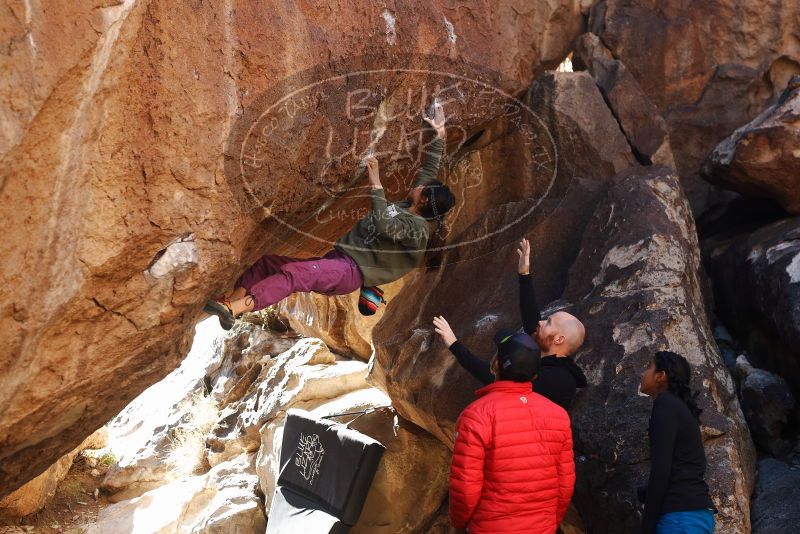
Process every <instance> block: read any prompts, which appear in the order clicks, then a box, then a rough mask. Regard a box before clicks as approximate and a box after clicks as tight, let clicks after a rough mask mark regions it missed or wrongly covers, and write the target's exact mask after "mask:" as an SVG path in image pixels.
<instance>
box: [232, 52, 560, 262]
mask: <svg viewBox="0 0 800 534" xmlns="http://www.w3.org/2000/svg"><path fill="white" fill-rule="evenodd" d="M253 91H254V92H255V93H256V95H257V96H255V97H252V96H251V97H249V98H248V97H243V98H242V103H243V107H242V110H241V113H240V115H238V116H237V117H236V118H235V121H234V123H233V126H232V129H231V132H230V135H229V137H228V140H227V142H226V146H225V180H226V182H227V184H228V186H229V187H230V189H231V192H232V193H233V195H234V197H235V198H236V200H237V201H238V202H239V204H240V206H241V208H242V209H243V211H244V212H245V213H247V214H248V215H249V216H250V217H252V218H253V219H254V220H255V221H256V222H258V223H259V224H263V226H264V228H265V230H267V231H268V232H270V233H271V234H272V235H273V236H275V237H278V238H280V239H282V240H283V241H286V242H287V243H291V244H293V245H294V246H296V247H298V248H300V247H302V246H304V245H306V246H308V245H311V246H313V245H314V244H313V243H311V242H312V241H318V242H323V243H324V244H326V245H328V246H332V245H333V244H334V243H335V241H336V240H337V239H338V238H339V237H340V236H341V235H343V234H344V233H345V232H346V231H348V230H349V229H350V228H352V227H353V225H354V224H355V223H356V222H358V221H359V220H360V219H362V218H364V217H366V216H367V215H368V214H370V213H371V204H370V189H371V188H370V185H369V182H368V179H367V173H366V169H365V165H364V159H365V158H366V157H367V156H374V157H375V158H377V160H378V165H379V171H380V179H381V183H382V185H383V188H384V192H385V194H386V198H387V199H388V200H389V202H390V203H392V202H398V201H400V200H402V199H404V198H408V197H407V195H409V191H410V189H411V186H412V184H413V183H414V179H415V177H416V176H417V174H418V172H419V171H420V169H421V168H422V165H423V163H424V162H425V156H426V154H428V153H430V152H431V150H430V148H431V146H432V142H433V141H434V135H433V130H432V128H431V127H430V125H429V124H428V123H427V122H426V121H425V118H426V117H431V116H432V110H433V109H434V107H433V103H434V102H437V103H438V104H439V105H441V107H442V108H443V110H444V115H445V120H446V123H445V130H446V144H445V148H444V152H443V155H442V158H441V160H440V166H439V172H438V176H437V177H438V179H439V180H440V181H441V182H443V183H445V184H446V185H447V186H448V187H449V188H450V190H451V191H452V192H453V193H454V195H455V199H456V203H455V206H454V207H453V208H452V209H451V210H450V212H448V214H447V216H446V217H445V218H444V224H443V225H439V226H436V224H432V225H431V228H430V235H429V236H426V237H428V238H430V239H422V240H420V242H422V243H425V246H426V250H427V251H439V252H441V253H446V252H447V251H448V250H450V249H453V248H456V247H461V246H470V247H472V248H473V249H475V250H474V251H472V252H471V253H469V254H466V255H464V254H461V256H462V257H467V256H471V257H474V256H475V255H479V254H480V255H482V254H488V253H491V252H492V251H493V250H494V249H496V248H499V247H501V246H503V245H505V244H508V243H511V242H513V241H516V239H517V237H518V236H519V235H520V233H522V232H523V231H524V230H526V229H527V228H529V227H530V223H531V220H530V218H531V217H532V216H533V214H534V212H535V211H536V208H537V207H538V206H539V204H540V203H541V202H542V201H543V200H544V199H545V198H546V197H547V196H548V194H549V193H550V191H551V188H552V186H553V183H554V181H555V177H556V173H557V168H558V153H557V149H556V144H555V141H554V139H553V136H552V135H551V134H550V132H549V131H548V128H547V127H546V124H545V122H544V121H543V120H542V119H541V118H540V117H539V116H538V115H537V114H536V113H535V112H534V108H535V107H536V106H535V105H534V103H533V102H532V101H531V98H530V96H529V95H528V96H524V95H523V96H515V95H514V94H512V92H513V91H516V92H517V93H519V92H520V83H519V82H518V81H514V80H508V79H506V78H505V77H504V76H502V75H501V74H499V73H497V72H494V71H492V70H491V69H487V68H485V67H481V66H476V65H471V64H468V63H466V62H464V61H462V60H457V61H456V60H452V59H449V58H446V57H441V56H419V55H402V54H393V55H391V56H387V57H376V56H374V55H373V56H368V57H366V56H365V57H351V58H345V59H340V60H331V61H329V62H326V63H324V64H322V65H318V66H315V67H313V68H311V69H308V70H305V71H302V72H299V73H297V74H294V75H292V76H291V77H289V78H287V79H285V80H282V81H280V82H278V83H276V84H274V85H272V86H271V87H269V88H267V89H266V90H263V92H260V91H259V89H258V88H254V89H253ZM522 93H524V91H522ZM528 93H530V92H528ZM490 145H492V146H490ZM487 147H489V148H487ZM484 150H486V152H482V151H484ZM512 160H513V161H512ZM487 175H489V176H491V177H492V179H491V181H487V179H486V176H487ZM500 182H502V184H503V186H502V187H498V185H499V183H500ZM498 189H499V190H498ZM476 198H478V199H484V201H485V200H488V201H489V203H488V204H487V205H484V206H481V207H479V208H477V211H476V208H474V207H472V206H470V205H469V203H470V201H471V199H476ZM390 206H391V208H390V209H389V210H388V211H387V212H386V213H388V214H389V216H392V215H393V214H397V213H398V211H397V210H398V208H396V207H394V206H392V204H390ZM495 208H500V212H497V210H495ZM392 210H394V211H392ZM492 210H494V211H495V213H492ZM482 212H486V215H484V217H491V218H493V220H492V221H491V222H490V223H487V224H478V225H475V224H473V223H474V222H475V221H476V220H477V218H478V217H479V215H478V214H480V213H482ZM462 219H463V220H462ZM495 219H496V220H495ZM525 221H526V224H527V226H525V227H520V226H519V225H520V223H522V222H525ZM434 227H435V228H434ZM470 227H471V229H470V231H464V230H466V229H467V228H470ZM451 229H455V230H457V232H459V234H458V235H456V234H455V233H452V232H450V230H451ZM434 235H437V236H439V237H441V238H442V239H438V240H434V239H433V236H434ZM412 237H414V236H412ZM409 239H410V238H409ZM487 243H488V245H487ZM487 247H490V248H491V250H484V249H486V248H487ZM387 253H395V252H387ZM397 253H406V252H403V251H400V252H397Z"/></svg>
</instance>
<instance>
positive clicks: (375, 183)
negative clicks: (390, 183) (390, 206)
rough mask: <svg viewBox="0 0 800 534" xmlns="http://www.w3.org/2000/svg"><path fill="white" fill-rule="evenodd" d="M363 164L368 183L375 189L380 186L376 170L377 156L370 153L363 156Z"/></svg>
mask: <svg viewBox="0 0 800 534" xmlns="http://www.w3.org/2000/svg"><path fill="white" fill-rule="evenodd" d="M364 165H366V167H367V174H368V175H369V183H370V185H371V186H372V187H374V188H376V189H377V188H382V187H383V185H382V184H381V177H380V172H379V171H378V158H376V157H375V156H372V155H370V156H367V157H366V158H364Z"/></svg>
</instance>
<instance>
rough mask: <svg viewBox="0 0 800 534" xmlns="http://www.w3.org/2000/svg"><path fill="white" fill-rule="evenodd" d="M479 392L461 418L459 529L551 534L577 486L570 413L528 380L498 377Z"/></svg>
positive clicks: (455, 481)
mask: <svg viewBox="0 0 800 534" xmlns="http://www.w3.org/2000/svg"><path fill="white" fill-rule="evenodd" d="M476 394H477V396H478V399H477V400H475V401H474V402H473V403H472V404H470V405H469V406H467V408H466V409H465V410H464V411H463V412H462V413H461V416H460V417H459V418H458V422H457V423H456V434H455V446H454V449H453V461H452V463H451V465H450V521H451V523H452V525H453V527H455V528H460V529H463V528H469V532H470V534H481V533H499V532H502V533H514V532H517V533H520V534H522V533H525V534H539V533H541V534H553V533H554V532H555V531H556V529H557V528H558V525H559V524H560V523H561V520H562V519H563V518H564V514H565V513H566V511H567V506H568V505H569V502H570V499H572V490H573V488H574V486H575V463H574V458H573V452H572V430H571V429H570V424H569V416H568V415H567V412H566V411H565V410H564V409H563V408H561V407H560V406H558V405H557V404H555V403H553V402H551V401H549V400H547V399H546V398H544V397H543V396H541V395H539V394H538V393H533V392H532V391H531V383H530V382H511V381H508V380H500V381H497V382H494V383H493V384H489V385H488V386H486V387H484V388H482V389H479V390H478V391H477V393H476Z"/></svg>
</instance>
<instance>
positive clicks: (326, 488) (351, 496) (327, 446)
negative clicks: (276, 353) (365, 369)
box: [278, 410, 385, 525]
mask: <svg viewBox="0 0 800 534" xmlns="http://www.w3.org/2000/svg"><path fill="white" fill-rule="evenodd" d="M384 450H385V448H384V447H383V445H381V444H380V443H379V442H377V441H375V440H374V439H372V438H370V437H369V436H367V435H364V434H362V433H361V432H358V431H356V430H353V429H351V428H348V427H346V426H344V425H342V424H340V423H335V422H333V421H329V420H327V419H319V418H315V417H313V416H312V415H311V414H310V413H308V412H305V411H302V410H289V414H288V416H287V419H286V426H285V427H284V429H283V444H282V448H281V460H280V462H281V463H280V465H281V469H280V474H279V476H278V486H283V487H286V488H289V489H291V490H293V491H294V492H295V493H298V494H300V495H302V496H304V497H306V498H308V499H310V500H313V501H316V502H317V503H319V505H320V506H321V508H322V510H324V511H326V512H328V513H330V514H331V515H334V516H336V517H338V518H339V519H341V520H342V522H344V523H345V524H347V525H353V524H355V523H356V521H357V520H358V516H359V515H360V514H361V509H362V508H363V507H364V501H365V500H366V498H367V494H368V493H369V488H370V486H371V485H372V479H373V478H374V477H375V471H376V470H377V469H378V464H379V463H380V460H381V456H383V452H384Z"/></svg>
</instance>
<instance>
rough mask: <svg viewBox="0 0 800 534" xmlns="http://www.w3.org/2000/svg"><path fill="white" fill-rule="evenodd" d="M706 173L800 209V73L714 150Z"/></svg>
mask: <svg viewBox="0 0 800 534" xmlns="http://www.w3.org/2000/svg"><path fill="white" fill-rule="evenodd" d="M703 176H704V177H705V178H706V179H707V180H709V181H710V182H713V183H715V184H718V185H720V186H722V187H725V188H728V189H733V190H734V191H738V192H740V193H743V194H750V195H755V196H759V197H766V198H770V199H772V200H774V201H775V202H777V203H778V204H780V205H781V206H783V207H784V209H786V211H788V212H789V213H792V214H795V215H797V214H800V76H796V77H794V78H792V81H791V82H790V84H789V87H787V88H786V90H785V91H784V92H783V93H782V94H781V96H780V98H779V99H778V102H776V103H775V104H774V105H773V106H770V107H768V108H767V109H765V110H764V111H763V112H762V113H761V114H760V115H759V116H758V117H756V118H755V119H753V121H752V122H750V123H748V124H746V125H744V126H742V127H741V128H738V129H737V130H736V131H735V132H733V134H731V136H730V137H728V138H727V139H725V140H724V141H723V142H722V143H720V144H719V146H717V148H716V149H714V152H712V153H711V155H710V156H709V158H708V159H707V160H706V162H705V164H704V165H703Z"/></svg>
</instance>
